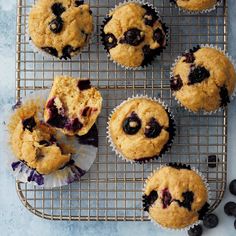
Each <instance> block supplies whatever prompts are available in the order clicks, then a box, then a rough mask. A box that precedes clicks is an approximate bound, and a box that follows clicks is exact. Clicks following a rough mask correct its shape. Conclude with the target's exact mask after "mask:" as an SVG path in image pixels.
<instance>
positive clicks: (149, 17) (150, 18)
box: [142, 5, 159, 26]
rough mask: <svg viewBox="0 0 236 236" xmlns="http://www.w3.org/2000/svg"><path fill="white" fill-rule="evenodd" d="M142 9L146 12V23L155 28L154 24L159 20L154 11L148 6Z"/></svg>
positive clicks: (143, 6)
mask: <svg viewBox="0 0 236 236" xmlns="http://www.w3.org/2000/svg"><path fill="white" fill-rule="evenodd" d="M142 8H144V9H145V10H146V13H145V15H144V23H145V24H146V25H149V26H153V25H154V23H155V22H156V21H157V20H158V18H159V17H158V15H157V13H156V12H155V10H154V9H152V8H151V7H149V6H148V5H142Z"/></svg>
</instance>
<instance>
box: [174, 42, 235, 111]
mask: <svg viewBox="0 0 236 236" xmlns="http://www.w3.org/2000/svg"><path fill="white" fill-rule="evenodd" d="M199 46H200V48H214V49H216V50H218V51H220V52H222V53H223V54H224V55H225V56H226V57H227V58H228V59H229V60H230V62H231V63H232V64H233V66H234V69H235V71H236V62H235V60H234V59H233V58H232V57H231V56H230V55H229V54H228V53H227V52H225V51H224V50H222V49H221V48H220V47H218V46H216V45H213V44H200V45H199ZM185 52H188V50H186V51H185ZM181 58H182V55H179V56H178V57H177V58H176V59H175V61H174V63H173V64H172V66H171V68H170V78H171V77H174V68H175V66H176V65H177V63H178V62H179V60H180V59H181ZM235 95H236V86H235V88H234V91H233V93H232V94H231V95H230V96H229V98H230V102H231V101H232V100H233V99H234V97H235ZM172 96H173V97H174V99H175V101H176V102H177V103H178V105H179V106H180V107H182V108H184V109H185V110H186V111H188V112H192V113H194V114H197V113H198V112H194V111H192V110H190V109H189V108H187V107H185V106H184V105H182V103H181V102H180V101H179V100H178V99H177V98H176V96H175V91H172ZM226 107H227V106H226ZM226 107H219V108H218V109H216V110H214V111H210V112H208V111H205V110H203V109H201V111H203V114H204V115H212V114H215V113H216V112H221V111H224V109H225V108H226Z"/></svg>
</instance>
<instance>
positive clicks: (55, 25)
mask: <svg viewBox="0 0 236 236" xmlns="http://www.w3.org/2000/svg"><path fill="white" fill-rule="evenodd" d="M49 28H50V30H51V31H52V32H53V33H55V34H58V33H60V32H61V30H62V28H63V20H62V19H61V17H57V18H55V19H53V20H52V21H51V22H50V23H49Z"/></svg>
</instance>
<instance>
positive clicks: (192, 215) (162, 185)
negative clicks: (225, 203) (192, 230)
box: [143, 164, 209, 229]
mask: <svg viewBox="0 0 236 236" xmlns="http://www.w3.org/2000/svg"><path fill="white" fill-rule="evenodd" d="M207 200H208V190H207V187H206V185H205V183H204V181H203V180H202V177H201V176H200V175H198V174H197V173H196V172H195V171H193V170H191V168H190V166H186V165H182V164H170V165H169V166H162V167H161V168H160V169H158V170H156V171H154V172H153V174H152V175H151V177H149V178H148V179H147V180H146V184H145V188H144V195H143V206H144V211H147V212H148V214H149V217H150V218H151V219H152V220H153V221H154V222H156V223H157V224H159V225H161V226H162V227H164V228H171V229H183V228H186V227H188V226H190V225H192V224H194V223H196V222H197V221H198V220H199V219H202V217H203V216H204V215H205V214H206V212H207V211H208V208H209V204H208V203H207Z"/></svg>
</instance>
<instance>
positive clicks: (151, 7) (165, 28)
mask: <svg viewBox="0 0 236 236" xmlns="http://www.w3.org/2000/svg"><path fill="white" fill-rule="evenodd" d="M129 3H137V4H140V5H145V6H147V7H149V8H150V9H151V10H153V11H154V12H155V13H156V15H157V16H158V19H159V21H160V22H161V24H162V29H163V31H164V32H165V46H161V47H160V48H158V49H157V51H158V52H157V53H156V54H155V55H154V56H150V60H149V61H147V62H146V63H145V64H144V65H141V66H138V67H129V66H125V65H122V64H120V63H119V62H117V61H115V60H113V59H112V57H111V55H110V53H109V50H108V49H107V48H106V42H105V40H104V36H105V34H104V31H103V29H104V27H105V25H106V24H107V22H108V21H109V20H110V16H109V15H110V14H111V13H112V12H113V11H115V10H116V9H117V8H118V7H121V6H124V5H126V4H129ZM100 36H101V41H102V44H103V46H104V50H105V51H106V52H107V57H108V58H109V60H110V61H111V62H113V63H114V64H116V65H118V66H120V67H122V68H123V69H126V70H142V69H143V68H145V67H147V66H149V65H151V64H152V63H153V61H154V60H155V58H156V57H157V56H160V55H161V53H162V52H163V50H164V49H165V48H166V47H167V42H168V38H169V34H168V27H167V26H166V24H165V23H164V22H163V21H162V19H161V16H160V14H159V11H158V10H157V8H155V7H154V6H153V5H152V4H150V3H149V2H146V1H142V0H140V1H139V0H127V1H124V2H120V3H118V4H117V5H115V6H114V8H112V9H110V11H109V13H108V14H107V15H106V16H105V18H104V21H103V24H102V26H101V34H100Z"/></svg>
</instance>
